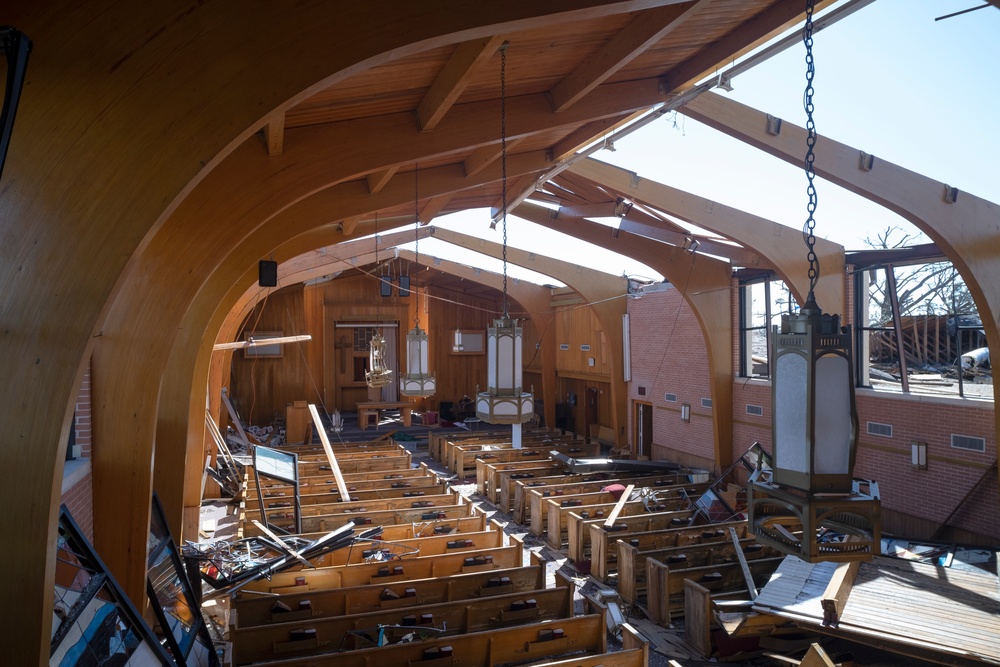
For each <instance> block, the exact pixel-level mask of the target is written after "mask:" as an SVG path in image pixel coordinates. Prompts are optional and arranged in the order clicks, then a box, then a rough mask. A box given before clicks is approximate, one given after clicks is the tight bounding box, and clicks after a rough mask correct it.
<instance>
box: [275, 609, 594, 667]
mask: <svg viewBox="0 0 1000 667" xmlns="http://www.w3.org/2000/svg"><path fill="white" fill-rule="evenodd" d="M604 623H605V621H604V615H603V614H591V615H587V616H577V617H575V618H568V619H563V620H560V621H559V622H558V623H552V622H548V623H531V624H527V625H520V626H515V627H512V628H503V629H498V630H491V631H486V632H472V633H469V634H465V635H457V636H454V637H443V638H438V639H428V640H424V641H416V642H410V643H404V644H395V645H392V646H381V647H377V648H369V649H360V650H357V651H347V652H344V653H333V654H327V655H317V656H311V657H306V658H291V659H287V660H279V661H274V662H269V663H268V667H307V666H308V667H374V666H375V665H386V666H389V665H393V666H394V665H416V663H418V662H423V663H424V667H443V666H444V665H445V664H448V665H452V664H455V665H461V666H462V667H496V666H497V665H503V664H508V663H516V662H532V663H539V662H542V661H544V660H546V659H552V658H555V657H557V656H562V655H565V654H567V653H574V654H587V655H600V656H601V657H602V658H604V657H606V656H604V655H603V654H604V653H606V652H607V629H606V628H605V625H604ZM553 630H561V631H562V633H561V634H562V637H561V638H558V639H549V640H548V641H544V640H543V637H548V636H551V635H549V634H547V633H550V632H551V631H553ZM441 647H450V648H451V658H450V659H448V660H447V662H444V661H443V660H444V659H442V658H437V660H438V661H439V662H431V661H430V660H428V659H427V658H429V657H430V656H432V655H440V649H441ZM574 659H579V657H578V656H575V657H574ZM570 664H572V663H570ZM602 664H603V663H602Z"/></svg>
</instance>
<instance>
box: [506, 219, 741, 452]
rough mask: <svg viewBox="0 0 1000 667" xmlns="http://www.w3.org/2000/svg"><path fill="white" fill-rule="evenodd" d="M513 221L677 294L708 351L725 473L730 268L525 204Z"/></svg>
mask: <svg viewBox="0 0 1000 667" xmlns="http://www.w3.org/2000/svg"><path fill="white" fill-rule="evenodd" d="M514 215H517V216H518V217H520V218H524V219H525V220H529V221H531V222H534V223H535V224H537V225H541V226H543V227H547V228H549V229H554V230H556V231H558V232H562V233H564V234H568V235H569V236H573V237H575V238H578V239H581V240H583V241H587V242H588V243H592V244H594V245H597V246H600V247H602V248H607V249H608V250H612V251H614V252H617V253H619V254H622V255H625V256H626V257H631V258H632V259H634V260H636V261H638V262H642V263H643V264H645V265H646V266H648V267H650V268H652V269H655V270H656V271H659V272H660V273H661V274H663V276H664V277H665V278H666V279H667V280H669V281H670V282H671V283H672V284H673V285H674V286H675V287H676V288H677V289H678V290H679V291H680V294H681V296H682V297H683V299H684V300H685V301H686V302H687V303H688V305H689V306H690V307H691V310H692V311H694V314H695V317H696V318H697V320H698V324H699V326H700V327H701V332H702V336H703V337H704V339H705V348H706V351H707V360H708V373H709V383H710V386H711V392H712V424H713V427H714V428H713V439H714V443H713V445H714V452H715V463H716V465H717V466H718V467H719V468H720V469H725V468H726V467H728V466H729V464H730V463H732V456H733V446H732V439H733V423H732V415H733V410H732V407H733V355H732V341H733V338H732V301H731V298H730V287H731V268H730V265H729V264H727V263H725V262H722V261H720V260H717V259H713V258H711V257H708V256H706V255H702V254H699V253H690V252H687V251H685V250H682V249H681V248H676V247H673V246H670V245H667V244H665V243H660V242H657V241H651V240H650V239H649V238H647V237H644V236H639V235H636V234H632V233H629V232H626V231H618V233H617V234H615V233H614V230H612V229H610V228H608V227H606V226H605V225H600V224H598V223H596V222H591V221H589V220H585V219H583V218H574V217H570V216H565V217H564V216H562V215H561V214H559V213H557V212H556V211H552V210H551V209H547V208H544V207H542V206H538V205H536V204H530V203H524V204H520V205H519V206H518V207H517V208H516V209H514Z"/></svg>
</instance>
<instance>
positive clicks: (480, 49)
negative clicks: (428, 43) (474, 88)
mask: <svg viewBox="0 0 1000 667" xmlns="http://www.w3.org/2000/svg"><path fill="white" fill-rule="evenodd" d="M501 44H503V36H501V35H494V36H492V37H485V38H483V39H473V40H470V41H468V42H462V43H461V44H459V45H458V48H456V49H455V52H454V53H452V55H451V58H449V59H448V62H446V63H445V65H444V67H443V68H441V71H440V72H439V73H438V75H437V78H436V79H434V83H432V84H431V87H430V88H429V89H428V90H427V92H426V93H425V94H424V98H423V99H422V100H420V104H418V105H417V122H418V123H419V124H420V131H421V132H429V131H430V130H433V129H434V128H435V127H437V124H438V123H440V122H441V119H442V118H444V115H445V114H446V113H448V110H449V109H450V108H451V106H452V105H453V104H454V103H455V101H456V100H457V99H458V98H459V96H460V95H461V94H462V91H464V90H465V87H466V86H467V85H468V84H469V80H470V79H471V78H472V75H473V74H475V73H476V71H477V70H478V69H479V68H480V67H482V66H483V64H485V63H487V62H489V60H490V58H492V57H493V54H495V53H496V52H497V49H499V48H500V45H501Z"/></svg>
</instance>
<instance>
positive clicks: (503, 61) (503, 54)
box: [500, 42, 508, 320]
mask: <svg viewBox="0 0 1000 667" xmlns="http://www.w3.org/2000/svg"><path fill="white" fill-rule="evenodd" d="M500 189H501V199H502V202H501V203H502V208H501V211H502V215H503V318H504V319H505V320H506V319H507V308H508V306H507V43H506V42H504V43H503V45H502V46H501V47H500Z"/></svg>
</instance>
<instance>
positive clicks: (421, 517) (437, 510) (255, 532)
mask: <svg viewBox="0 0 1000 667" xmlns="http://www.w3.org/2000/svg"><path fill="white" fill-rule="evenodd" d="M474 514H475V508H474V506H473V505H471V504H469V503H467V502H465V501H464V499H461V502H460V503H459V504H457V505H443V506H437V507H423V508H415V509H408V510H404V509H390V510H380V511H369V512H358V513H355V514H325V515H320V516H306V517H303V518H302V532H303V533H325V532H329V531H331V530H334V529H336V528H339V527H341V526H343V525H345V524H346V523H347V522H348V521H351V522H353V523H354V525H356V526H358V527H359V528H362V529H363V528H365V527H366V526H370V527H375V526H386V525H393V524H397V523H422V522H427V521H434V520H437V519H458V518H460V517H465V516H473V515H474ZM279 525H280V524H279ZM243 535H244V536H245V537H252V536H259V535H263V531H261V530H260V529H258V528H257V527H256V526H255V525H254V524H252V523H246V524H244V525H243Z"/></svg>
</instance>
